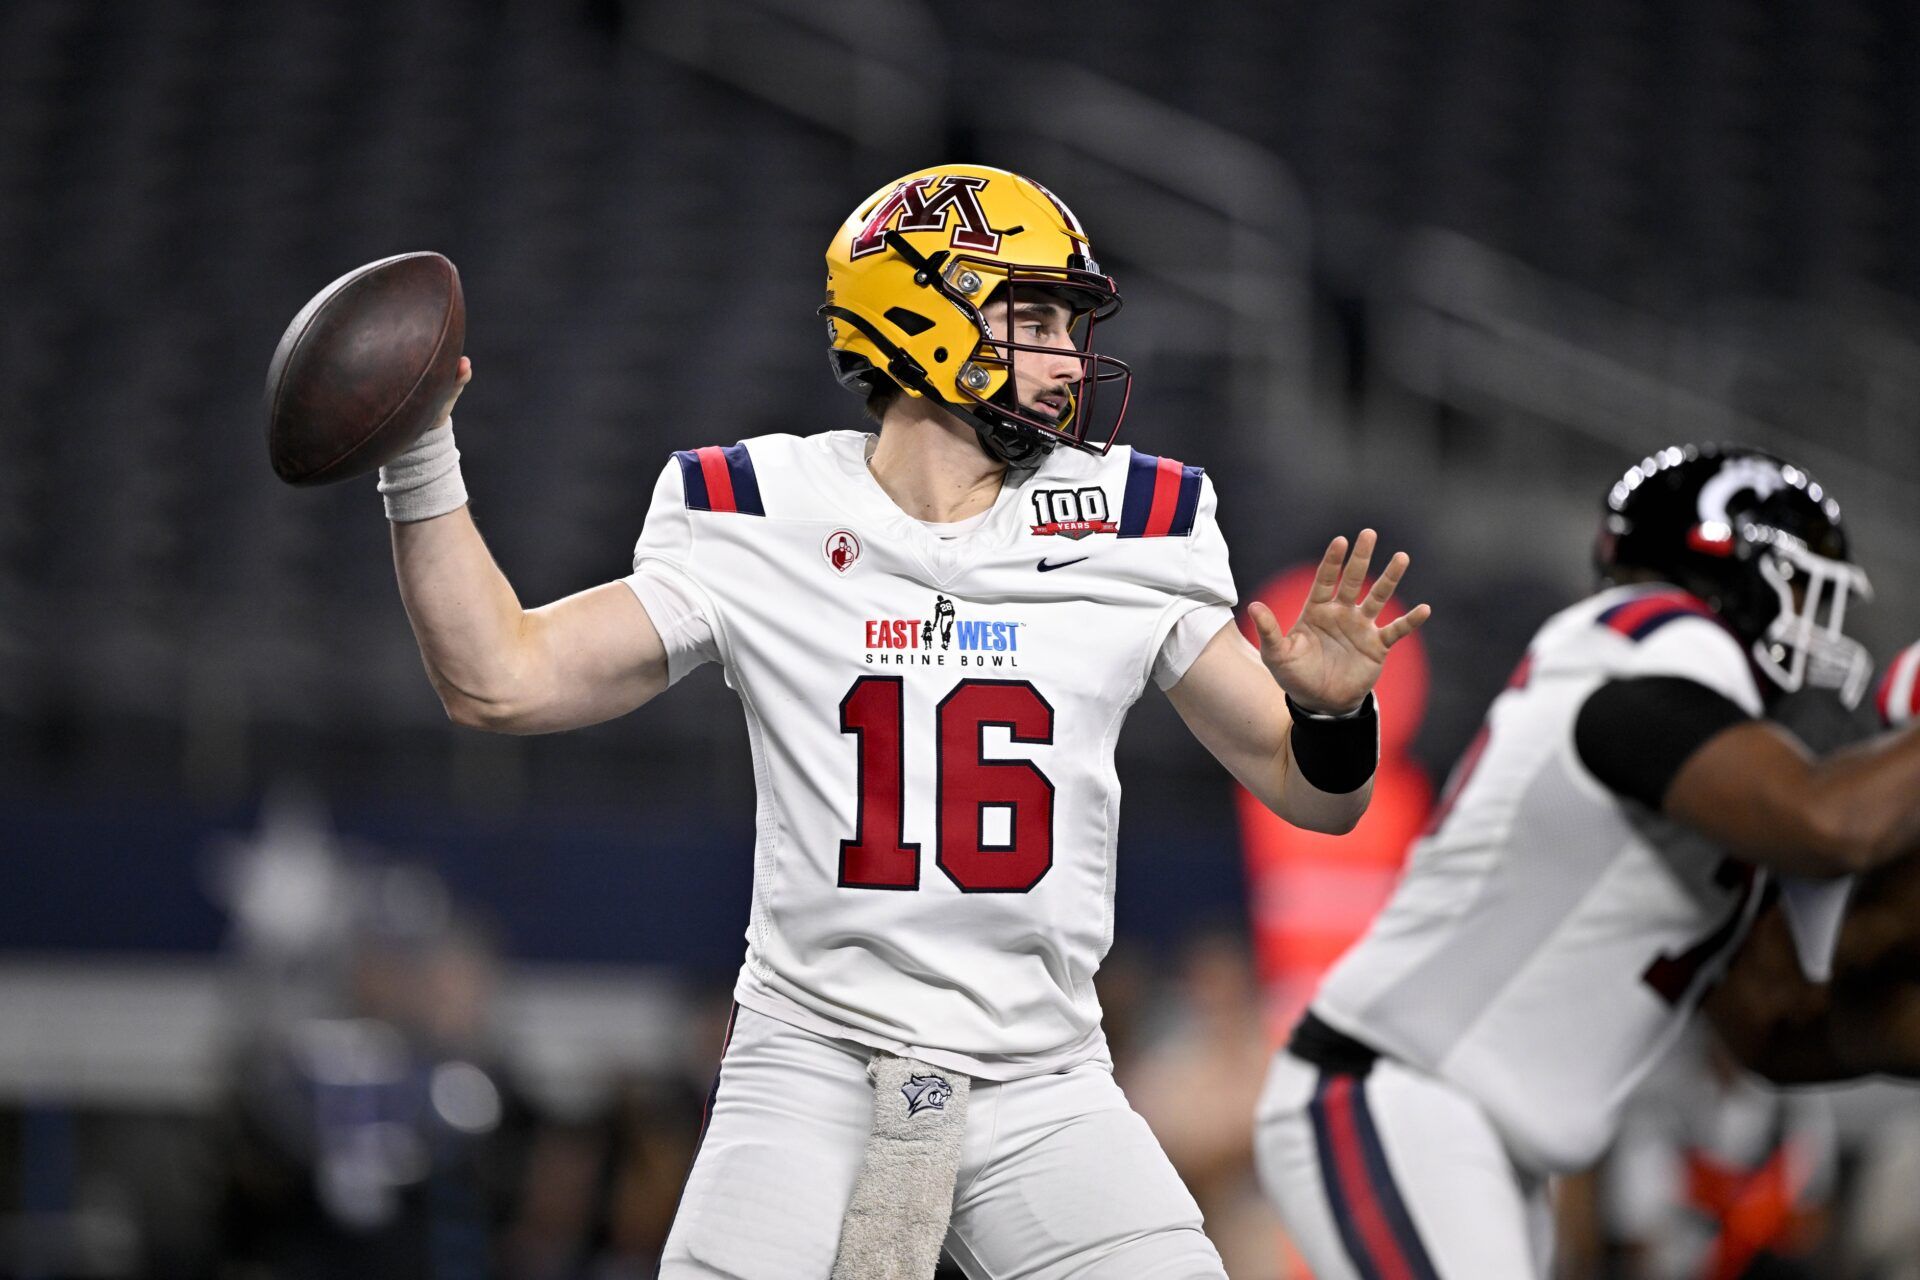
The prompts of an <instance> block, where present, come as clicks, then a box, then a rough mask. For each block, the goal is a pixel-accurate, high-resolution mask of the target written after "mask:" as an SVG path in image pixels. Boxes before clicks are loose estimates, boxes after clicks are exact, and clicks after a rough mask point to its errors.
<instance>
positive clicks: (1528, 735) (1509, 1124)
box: [1257, 445, 1920, 1280]
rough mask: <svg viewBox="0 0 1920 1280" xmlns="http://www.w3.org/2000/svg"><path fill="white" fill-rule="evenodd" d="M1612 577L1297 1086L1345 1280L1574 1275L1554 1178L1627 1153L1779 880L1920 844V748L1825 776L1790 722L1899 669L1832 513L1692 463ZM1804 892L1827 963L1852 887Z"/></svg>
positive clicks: (1663, 478) (1318, 1207) (1318, 1215)
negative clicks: (1787, 708)
mask: <svg viewBox="0 0 1920 1280" xmlns="http://www.w3.org/2000/svg"><path fill="white" fill-rule="evenodd" d="M1596 561H1597V566H1598V569H1599V571H1600V573H1601V575H1602V577H1603V578H1604V579H1605V580H1606V583H1607V585H1606V586H1605V587H1604V588H1603V589H1602V590H1601V591H1600V592H1599V593H1598V594H1596V595H1594V596H1592V597H1590V598H1588V599H1587V600H1584V601H1582V602H1581V603H1579V604H1576V605H1574V606H1572V607H1571V608H1569V609H1566V610H1564V611H1562V612H1561V613H1560V614H1558V615H1556V616H1555V617H1553V618H1552V619H1550V620H1549V621H1548V622H1547V623H1546V625H1545V626H1544V627H1542V628H1541V629H1540V631H1539V633H1538V634H1537V635H1536V636H1535V638H1534V640H1533V642H1532V644H1531V645H1530V647H1529V648H1528V651H1527V653H1526V656H1525V657H1524V658H1523V659H1522V660H1521V662H1520V665H1519V667H1518V669H1517V670H1515V671H1514V673H1513V675H1512V678H1511V679H1510V680H1509V682H1508V684H1507V687H1506V689H1505V690H1504V691H1503V692H1502V693H1501V694H1500V696H1499V697H1498V698H1496V699H1495V701H1494V703H1493V706H1492V708H1491V709H1490V710H1489V712H1488V714H1487V720H1486V723H1485V726H1484V728H1483V729H1482V731H1481V733H1480V735H1479V737H1478V738H1477V740H1476V741H1475V742H1474V743H1473V744H1472V746H1471V747H1470V748H1469V750H1468V752H1467V754H1466V756H1465V758H1464V759H1463V760H1462V761H1461V763H1460V764H1459V766H1457V768H1456V769H1455V772H1454V776H1453V777H1452V779H1450V781H1449V784H1448V787H1447V789H1446V791H1445V793H1444V794H1443V797H1442V799H1441V802H1440V804H1439V806H1438V808H1437V810H1436V813H1435V815H1434V817H1433V819H1432V822H1431V824H1430V825H1429V827H1428V830H1427V833H1426V834H1425V836H1423V838H1422V839H1421V840H1419V841H1418V842H1417V843H1416V844H1415V845H1414V847H1413V849H1412V851H1411V856H1410V858H1409V861H1408V864H1407V868H1406V871H1405V872H1404V874H1403V877H1402V879H1401V882H1400V884H1399V886H1398V887H1397V889H1396V890H1395V893H1394V895H1393V897H1392V898H1391V899H1390V901H1389V902H1388V904H1387V906H1386V907H1385V908H1383V910H1382V912H1381V914H1380V915H1379V916H1378V917H1377V918H1376V919H1375V921H1374V923H1373V925H1372V926H1371V928H1370V929H1369V931H1368V933H1367V934H1366V935H1365V936H1364V937H1363V938H1362V939H1361V940H1360V941H1359V942H1358V943H1356V944H1355V945H1354V946H1353V947H1352V948H1351V949H1350V950H1349V951H1348V952H1347V953H1346V955H1344V956H1343V957H1342V958H1341V959H1340V960H1339V961H1338V962H1337V963H1336V964H1335V965H1334V967H1333V969H1332V970H1331V971H1330V972H1329V973H1328V975H1327V977H1326V979H1325V980H1324V982H1323V983H1322V985H1321V987H1320V989H1319V992H1318V993H1317V995H1316V996H1315V998H1314V1000H1313V1001H1312V1003H1311V1006H1310V1008H1309V1010H1308V1013H1307V1014H1306V1015H1305V1016H1304V1017H1303V1019H1302V1020H1301V1022H1300V1024H1299V1025H1298V1026H1297V1027H1296V1028H1295V1031H1294V1033H1293V1036H1292V1038H1291V1040H1290V1042H1289V1044H1288V1046H1287V1048H1286V1050H1285V1051H1283V1052H1282V1053H1280V1054H1279V1055H1277V1056H1276V1059H1275V1062H1274V1065H1273V1067H1272V1069H1271V1071H1270V1072H1269V1076H1268V1081H1267V1087H1266V1090H1265V1093H1264V1095H1263V1097H1262V1099H1261V1104H1260V1111H1259V1120H1258V1125H1259V1132H1258V1135H1257V1138H1258V1140H1257V1149H1258V1155H1259V1163H1260V1171H1261V1177H1262V1180H1263V1183H1264V1184H1265V1186H1266V1188H1267V1191H1268V1194H1269V1195H1270V1197H1271V1198H1272V1199H1273V1200H1274V1202H1275V1203H1276V1204H1277V1205H1278V1207H1279V1208H1280V1211H1281V1213H1282V1214H1283V1216H1284V1217H1285V1218H1286V1221H1287V1224H1288V1226H1289V1228H1290V1230H1291V1231H1292V1233H1293V1235H1294V1237H1295V1239H1296V1240H1297V1241H1298V1243H1299V1245H1300V1247H1301V1249H1302V1251H1303V1252H1304V1253H1305V1255H1306V1256H1307V1259H1308V1261H1309V1262H1310V1263H1311V1265H1312V1266H1313V1269H1314V1273H1315V1274H1316V1275H1317V1276H1319V1277H1320V1278H1321V1280H1343V1278H1351V1277H1366V1278H1368V1280H1372V1278H1374V1277H1410V1278H1413V1280H1422V1278H1424V1280H1432V1278H1433V1277H1445V1278H1447V1280H1462V1278H1465V1277H1472V1278H1473V1280H1522V1278H1523V1277H1529V1278H1530V1277H1540V1276H1544V1275H1546V1274H1547V1270H1546V1268H1547V1256H1548V1253H1549V1251H1550V1230H1549V1225H1550V1224H1549V1213H1548V1203H1547V1198H1546V1184H1547V1179H1548V1178H1549V1177H1550V1176H1551V1175H1553V1174H1557V1173H1564V1172H1571V1171H1574V1170H1578V1169H1581V1168H1584V1167H1586V1166H1588V1165H1590V1164H1591V1163H1593V1162H1594V1161H1595V1160H1596V1159H1597V1158H1598V1157H1599V1155H1600V1154H1601V1152H1602V1151H1603V1150H1604V1149H1605V1148H1606V1146H1607V1143H1608V1141H1609V1139H1610V1137H1611V1136H1612V1134H1613V1132H1614V1129H1615V1125H1616V1122H1617V1118H1618V1114H1619V1109H1620V1106H1621V1104H1622V1102H1623V1101H1624V1100H1625V1099H1626V1097H1627V1095H1628V1094H1630V1093H1631V1092H1632V1090H1633V1088H1634V1086H1635V1084H1636V1083H1637V1082H1638V1081H1639V1080H1640V1079H1641V1077H1642V1076H1643V1075H1644V1074H1645V1073H1646V1071H1647V1070H1648V1069H1649V1068H1650V1067H1651V1065H1652V1064H1653V1063H1654V1062H1655V1060H1656V1059H1657V1058H1658V1056H1659V1055H1660V1054H1661V1052H1662V1051H1663V1050H1664V1049H1665V1048H1666V1047H1667V1046H1668V1045H1669V1044H1670V1043H1671V1042H1672V1040H1673V1038H1674V1037H1675V1036H1676V1035H1677V1034H1678V1033H1679V1031H1680V1030H1681V1028H1682V1026H1683V1024H1684V1021H1685V1019H1686V1018H1687V1017H1688V1016H1689V1015H1690V1013H1691V1012H1692V1010H1693V1009H1694V1007H1695V1006H1696V1005H1697V1003H1698V1002H1699V1000H1700V997H1701V993H1702V991H1703V989H1704V988H1705V987H1706V986H1707V985H1708V984H1709V982H1710V981H1711V980H1712V978H1713V977H1714V976H1715V975H1716V973H1717V972H1718V970H1719V969H1720V968H1722V967H1723V966H1724V965H1725V963H1726V958H1727V955H1728V953H1729V952H1730V951H1731V950H1732V949H1733V948H1734V947H1735V946H1737V945H1738V944H1739V942H1740V940H1741V938H1742V936H1743V935H1744V934H1745V932H1746V931H1747V929H1748V927H1749V924H1750V923H1751V921H1752V918H1753V916H1754V914H1755V912H1756V910H1757V909H1758V907H1759V905H1760V902H1761V894H1760V890H1761V888H1762V885H1763V880H1764V878H1765V876H1766V873H1767V872H1769V871H1777V872H1785V873H1797V874H1798V875H1800V876H1805V877H1813V878H1816V881H1817V878H1820V877H1837V876H1842V875H1845V874H1848V873H1855V872H1863V871H1867V870H1869V869H1871V868H1873V867H1875V866H1878V865H1880V864H1882V863H1886V862H1888V861H1889V860H1891V859H1893V858H1896V857H1898V856H1900V855H1901V854H1903V853H1906V852H1909V851H1911V850H1914V849H1916V848H1920V735H1915V734H1902V735H1897V736H1893V737H1889V738H1886V739H1883V740H1880V741H1877V742H1875V743H1872V744H1870V745H1867V746H1865V747H1861V748H1856V749H1853V750H1850V751H1846V752H1841V753H1838V754H1835V755H1833V756H1831V757H1829V758H1827V759H1824V760H1821V761H1818V762H1815V761H1814V760H1813V759H1812V758H1811V754H1810V753H1809V752H1808V751H1807V750H1806V749H1805V748H1804V747H1803V746H1802V745H1801V744H1800V743H1799V742H1798V741H1797V740H1796V739H1795V738H1793V737H1792V735H1790V734H1789V733H1787V732H1786V731H1785V730H1784V729H1783V728H1782V727H1780V726H1779V725H1778V724H1777V723H1775V722H1772V721H1770V720H1769V719H1768V718H1767V709H1768V704H1769V702H1770V700H1771V699H1772V698H1773V697H1775V696H1776V695H1779V694H1781V693H1783V692H1786V691H1791V690H1795V689H1798V688H1801V687H1803V686H1806V687H1814V686H1819V687H1827V688H1833V689H1838V690H1840V691H1841V693H1842V694H1843V696H1844V697H1847V698H1850V699H1854V700H1857V699H1858V697H1859V696H1860V694H1861V693H1862V691H1863V689H1864V685H1865V682H1866V681H1867V679H1868V678H1869V675H1870V664H1869V662H1868V661H1867V658H1866V654H1865V651H1864V650H1863V649H1862V648H1861V647H1860V646H1859V645H1858V644H1857V643H1856V642H1855V641H1853V640H1851V639H1849V638H1848V637H1847V635H1846V634H1845V631H1844V622H1845V618H1846V611H1847V608H1848V606H1849V604H1850V603H1852V602H1854V601H1856V600H1858V599H1861V598H1863V597H1864V596H1865V595H1866V593H1867V588H1868V584H1867V580H1866V577H1865V575H1864V574H1863V573H1862V572H1861V570H1860V569H1859V568H1858V567H1857V566H1856V565H1854V564H1853V562H1852V561H1851V559H1850V558H1849V555H1848V548H1847V540H1846V537H1845V535H1844V533H1843V531H1842V528H1841V523H1840V508H1839V506H1838V504H1837V503H1836V502H1835V501H1834V499H1833V497H1832V495H1830V494H1828V493H1826V492H1825V491H1824V490H1823V489H1822V488H1821V487H1820V485H1819V484H1818V483H1816V482H1815V481H1814V480H1813V479H1812V478H1811V477H1809V476H1808V475H1807V474H1806V472H1804V471H1803V470H1801V469H1800V468H1798V467H1795V466H1793V465H1791V464H1790V463H1787V462H1784V461H1782V460H1781V459H1779V458H1776V457H1773V456H1770V455H1768V454H1766V453H1762V452H1760V451H1758V450H1754V449H1746V448H1738V447H1731V446H1712V445H1708V446H1699V447H1692V446H1689V447H1686V448H1669V449H1663V450H1661V451H1660V452H1659V453H1657V454H1654V455H1653V456H1651V457H1649V458H1647V459H1645V460H1644V461H1642V462H1641V463H1639V464H1638V465H1637V466H1635V467H1633V468H1631V469H1630V470H1629V471H1627V473H1626V474H1625V475H1624V476H1623V477H1622V478H1621V479H1620V481H1619V482H1618V483H1617V484H1615V485H1614V486H1613V488H1612V490H1611V492H1610V493H1609V494H1608V497H1607V501H1606V504H1605V510H1604V514H1603V524H1602V527H1601V530H1600V535H1599V538H1598V540H1597V544H1596ZM1791 891H1792V895H1793V896H1794V897H1795V899H1796V900H1798V901H1800V902H1801V903H1802V904H1803V906H1804V908H1805V909H1804V910H1803V911H1802V912H1801V913H1799V914H1798V915H1797V916H1796V917H1795V918H1796V919H1797V920H1798V921H1799V922H1800V925H1801V926H1803V927H1802V928H1801V929H1800V932H1801V933H1802V934H1803V938H1802V941H1803V943H1805V945H1804V947H1803V950H1804V951H1805V952H1806V957H1807V958H1806V963H1807V964H1808V965H1809V966H1810V967H1817V965H1818V963H1819V961H1821V960H1824V959H1825V956H1824V955H1822V954H1821V951H1822V948H1821V947H1820V946H1819V945H1818V939H1817V938H1816V936H1815V935H1816V934H1817V933H1818V932H1819V930H1820V928H1821V927H1823V926H1824V927H1826V928H1828V929H1830V928H1831V925H1832V923H1833V921H1834V920H1835V916H1834V912H1833V907H1834V905H1835V904H1834V900H1833V898H1834V895H1833V892H1832V891H1831V889H1824V890H1823V888H1822V887H1821V886H1820V885H1819V884H1818V883H1817V882H1815V881H1803V882H1801V883H1799V884H1796V885H1794V886H1791ZM1827 942H1828V944H1829V945H1830V944H1831V935H1830V934H1829V936H1828V938H1827Z"/></svg>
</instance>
